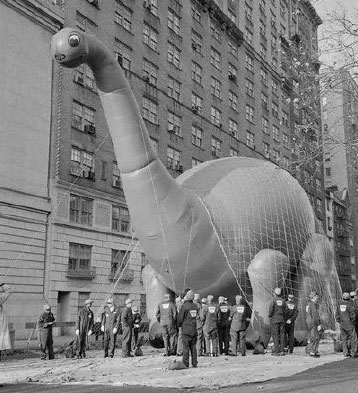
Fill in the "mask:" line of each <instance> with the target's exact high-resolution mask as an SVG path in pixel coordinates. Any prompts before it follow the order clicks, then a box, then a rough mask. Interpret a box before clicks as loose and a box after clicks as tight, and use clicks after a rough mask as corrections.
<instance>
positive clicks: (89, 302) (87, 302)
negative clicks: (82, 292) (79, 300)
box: [85, 299, 93, 304]
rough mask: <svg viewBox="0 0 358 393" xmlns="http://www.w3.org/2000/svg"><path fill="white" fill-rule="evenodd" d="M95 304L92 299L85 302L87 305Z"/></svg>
mask: <svg viewBox="0 0 358 393" xmlns="http://www.w3.org/2000/svg"><path fill="white" fill-rule="evenodd" d="M92 303H93V300H91V299H87V300H86V301H85V304H92Z"/></svg>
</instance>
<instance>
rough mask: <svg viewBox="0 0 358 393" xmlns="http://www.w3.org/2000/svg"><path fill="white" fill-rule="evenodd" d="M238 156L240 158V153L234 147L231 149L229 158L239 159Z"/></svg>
mask: <svg viewBox="0 0 358 393" xmlns="http://www.w3.org/2000/svg"><path fill="white" fill-rule="evenodd" d="M238 156H239V152H238V151H237V150H236V149H234V148H233V147H230V150H229V157H238Z"/></svg>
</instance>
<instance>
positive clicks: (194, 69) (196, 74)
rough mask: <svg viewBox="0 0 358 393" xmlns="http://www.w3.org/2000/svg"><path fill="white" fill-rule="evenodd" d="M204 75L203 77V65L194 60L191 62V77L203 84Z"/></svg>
mask: <svg viewBox="0 0 358 393" xmlns="http://www.w3.org/2000/svg"><path fill="white" fill-rule="evenodd" d="M202 77H203V69H202V67H201V66H200V65H199V64H197V63H194V62H192V63H191V79H192V80H193V81H194V82H196V83H198V84H199V85H201V80H202Z"/></svg>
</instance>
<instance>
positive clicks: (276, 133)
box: [272, 124, 280, 142]
mask: <svg viewBox="0 0 358 393" xmlns="http://www.w3.org/2000/svg"><path fill="white" fill-rule="evenodd" d="M279 133H280V130H279V128H278V127H277V126H275V124H273V125H272V138H273V140H274V141H276V142H279V141H280V136H279Z"/></svg>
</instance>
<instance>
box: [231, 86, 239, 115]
mask: <svg viewBox="0 0 358 393" xmlns="http://www.w3.org/2000/svg"><path fill="white" fill-rule="evenodd" d="M229 107H230V108H232V109H233V110H234V111H236V112H238V111H239V97H238V96H237V94H235V93H233V92H232V91H229Z"/></svg>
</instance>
